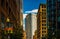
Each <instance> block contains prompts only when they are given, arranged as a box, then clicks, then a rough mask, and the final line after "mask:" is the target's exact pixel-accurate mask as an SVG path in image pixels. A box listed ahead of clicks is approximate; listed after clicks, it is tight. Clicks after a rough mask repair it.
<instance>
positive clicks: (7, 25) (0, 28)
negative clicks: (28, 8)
mask: <svg viewBox="0 0 60 39" xmlns="http://www.w3.org/2000/svg"><path fill="white" fill-rule="evenodd" d="M21 9H22V2H21V0H0V39H13V38H15V39H17V36H18V35H17V33H18V31H20V30H19V29H20V26H23V25H22V23H23V21H22V19H23V18H21V17H23V15H22V12H21V11H22V10H21ZM13 35H14V36H15V37H14V36H13Z"/></svg>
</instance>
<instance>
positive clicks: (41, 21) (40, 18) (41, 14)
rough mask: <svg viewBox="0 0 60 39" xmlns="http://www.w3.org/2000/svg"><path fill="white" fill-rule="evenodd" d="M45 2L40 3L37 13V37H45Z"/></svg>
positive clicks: (40, 38)
mask: <svg viewBox="0 0 60 39" xmlns="http://www.w3.org/2000/svg"><path fill="white" fill-rule="evenodd" d="M46 16H47V14H46V4H40V6H39V10H38V14H37V23H38V24H37V39H47V38H46V37H47V25H46V23H47V21H46V20H47V17H46Z"/></svg>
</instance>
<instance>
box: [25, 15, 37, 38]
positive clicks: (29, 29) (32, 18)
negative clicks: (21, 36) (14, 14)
mask: <svg viewBox="0 0 60 39" xmlns="http://www.w3.org/2000/svg"><path fill="white" fill-rule="evenodd" d="M25 22H26V24H25V29H26V39H33V34H34V31H35V30H36V26H37V18H36V14H28V15H27V16H26V19H25Z"/></svg>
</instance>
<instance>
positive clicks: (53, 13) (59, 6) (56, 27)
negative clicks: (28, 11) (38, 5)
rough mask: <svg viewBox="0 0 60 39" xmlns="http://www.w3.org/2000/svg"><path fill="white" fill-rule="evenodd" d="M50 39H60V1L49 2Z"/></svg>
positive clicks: (48, 0)
mask: <svg viewBox="0 0 60 39" xmlns="http://www.w3.org/2000/svg"><path fill="white" fill-rule="evenodd" d="M47 23H48V38H49V39H52V38H53V39H60V0H47Z"/></svg>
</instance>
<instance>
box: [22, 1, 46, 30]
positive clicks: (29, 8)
mask: <svg viewBox="0 0 60 39" xmlns="http://www.w3.org/2000/svg"><path fill="white" fill-rule="evenodd" d="M40 3H46V0H23V27H24V30H25V20H24V19H25V18H26V16H27V14H29V13H37V12H38V8H39V5H40Z"/></svg>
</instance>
